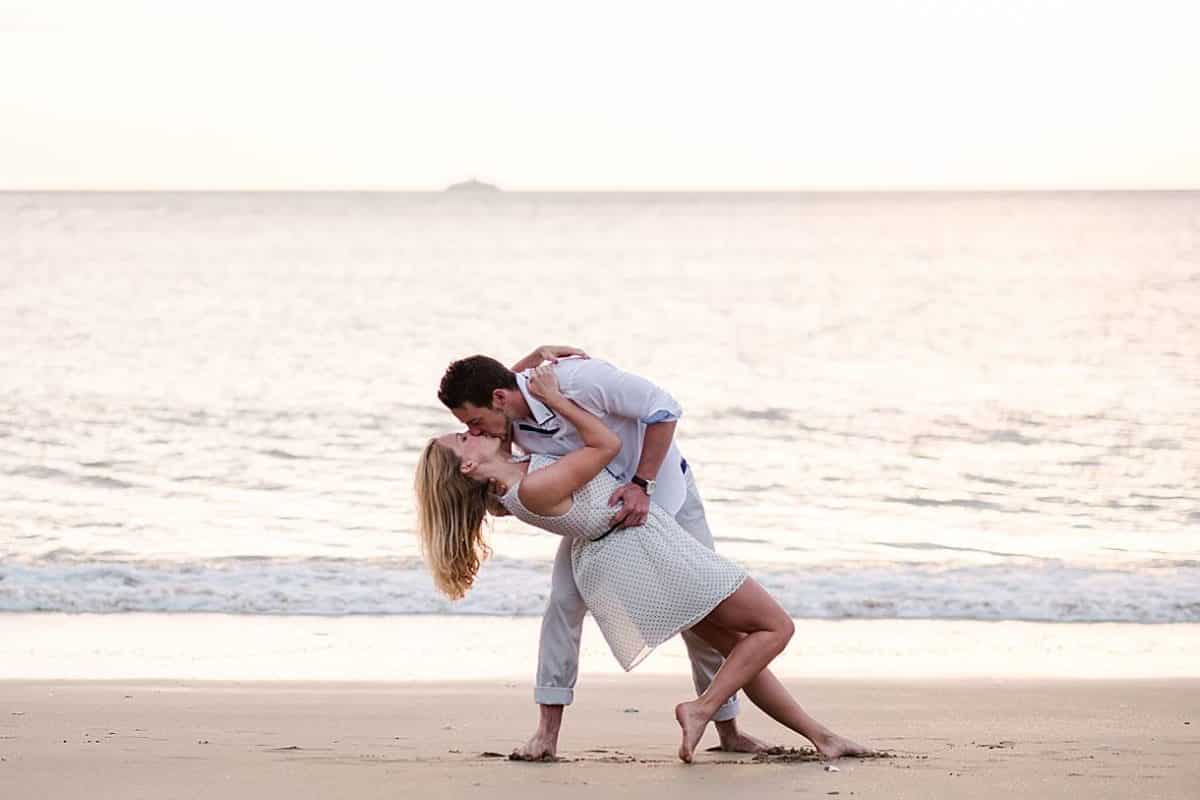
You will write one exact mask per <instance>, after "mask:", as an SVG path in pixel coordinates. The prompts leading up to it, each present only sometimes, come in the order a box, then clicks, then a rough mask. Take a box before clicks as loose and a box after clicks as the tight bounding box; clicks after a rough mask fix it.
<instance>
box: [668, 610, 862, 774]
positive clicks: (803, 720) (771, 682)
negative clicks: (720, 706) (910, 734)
mask: <svg viewBox="0 0 1200 800" xmlns="http://www.w3.org/2000/svg"><path fill="white" fill-rule="evenodd" d="M692 630H694V631H696V634H697V635H698V636H700V637H701V638H703V639H704V640H705V641H706V642H708V643H709V644H711V645H712V646H713V647H714V648H716V649H717V650H718V651H720V652H722V653H724V652H726V651H728V650H731V649H733V647H734V646H735V645H736V643H737V641H738V639H739V638H740V636H739V634H737V633H734V632H732V631H729V630H726V629H724V628H721V627H719V626H717V625H715V624H713V623H711V622H708V621H704V622H701V623H700V624H699V625H697V626H696V627H694V628H693V629H692ZM743 691H745V692H746V696H747V697H749V698H750V701H751V702H752V703H754V705H756V706H758V707H759V708H761V709H762V710H763V711H764V712H766V714H767V715H768V716H769V717H771V719H773V720H775V721H776V722H778V723H779V724H780V725H784V726H786V727H788V728H791V729H792V730H794V731H795V732H796V733H798V734H800V735H801V736H803V737H804V738H806V739H808V740H809V741H810V742H812V743H813V747H815V748H816V749H817V752H818V753H820V754H821V755H823V756H825V757H826V758H838V757H839V756H852V755H862V754H864V753H866V752H868V751H867V748H865V747H863V746H862V745H859V744H857V743H855V742H853V741H851V740H849V739H847V738H845V737H844V736H839V735H838V734H836V733H834V732H833V731H831V730H830V729H829V728H827V727H825V726H824V725H823V724H821V723H820V722H819V721H818V720H816V719H815V718H813V717H812V716H810V715H809V713H808V712H807V711H805V710H804V709H803V708H802V707H801V706H800V704H799V703H797V702H796V698H794V697H792V694H791V692H789V691H788V690H787V688H786V687H785V686H784V685H783V683H781V682H780V680H779V679H778V678H776V677H775V674H774V673H773V672H771V670H770V669H764V670H763V671H762V672H760V673H758V675H756V676H755V677H754V679H753V680H751V681H750V682H749V683H748V684H746V685H745V686H744V687H743Z"/></svg>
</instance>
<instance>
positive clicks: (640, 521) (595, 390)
mask: <svg viewBox="0 0 1200 800" xmlns="http://www.w3.org/2000/svg"><path fill="white" fill-rule="evenodd" d="M438 399H439V400H441V402H442V403H443V404H444V405H445V406H446V407H447V408H449V409H450V412H451V413H452V414H454V416H455V417H456V418H457V419H458V421H459V422H461V423H462V424H463V425H465V426H466V431H457V432H453V433H447V434H445V435H442V436H438V437H436V438H434V439H432V440H430V441H429V442H428V443H427V444H426V445H425V447H424V449H423V450H422V452H421V455H420V458H419V459H418V462H417V467H416V476H415V482H414V483H415V489H416V499H417V528H418V534H419V537H420V542H421V551H422V555H423V557H424V559H425V561H426V563H427V565H428V567H429V569H430V572H431V573H432V575H433V579H434V583H435V584H436V585H437V587H438V589H439V590H440V591H441V592H443V593H444V594H445V595H446V596H448V597H450V598H451V599H459V598H462V597H463V596H464V595H465V594H466V593H467V591H468V590H469V589H470V588H471V586H472V584H473V583H474V581H475V575H476V573H477V572H478V571H479V567H480V565H481V563H482V562H483V560H484V559H486V558H487V557H488V555H489V554H490V549H489V547H488V545H487V542H486V541H485V540H484V536H483V522H484V518H485V517H486V516H487V515H488V514H489V513H491V514H496V515H503V514H510V515H512V516H514V517H516V518H517V519H520V520H521V521H522V522H525V523H527V524H529V525H532V526H534V527H537V528H541V529H542V530H545V531H548V532H550V533H553V534H556V535H558V536H561V537H562V541H561V542H560V544H559V548H558V553H557V556H556V558H555V560H554V570H553V574H552V576H551V589H550V599H549V601H548V603H547V606H546V612H545V615H544V617H543V619H542V630H541V637H540V640H539V645H538V667H537V683H536V687H535V689H534V700H535V701H536V702H537V704H538V706H539V722H538V727H537V730H536V732H535V733H534V735H533V737H532V738H531V739H530V740H529V741H528V742H527V743H526V745H525V746H524V747H522V748H519V749H518V750H517V751H515V752H514V754H513V755H514V757H516V758H520V759H528V760H540V759H553V758H555V757H556V753H557V749H558V735H559V731H560V728H561V724H562V713H563V707H564V706H566V705H569V704H570V703H571V702H572V700H573V699H574V687H575V681H576V678H577V676H578V672H579V639H580V633H581V631H582V628H583V618H584V616H585V615H586V614H587V613H588V612H591V614H592V616H593V618H595V620H596V623H597V625H598V626H599V628H600V630H601V632H602V633H603V635H604V638H605V641H607V642H608V645H609V647H610V648H611V650H612V653H613V655H614V656H615V657H616V659H617V661H618V662H619V663H620V664H621V666H622V667H623V668H624V669H625V670H626V671H629V670H632V669H633V668H634V667H635V666H637V665H638V664H639V663H640V662H641V661H642V660H643V659H644V658H645V657H646V656H647V655H649V654H650V652H651V651H652V650H653V649H654V648H655V647H657V646H658V645H660V644H662V643H663V642H665V641H667V640H668V639H670V638H671V637H672V636H674V635H675V634H677V633H678V634H680V635H681V636H682V637H683V640H684V642H685V644H686V645H687V651H688V657H689V659H690V660H691V664H692V678H693V681H694V684H695V687H696V693H697V696H696V697H695V698H691V699H687V700H685V701H683V702H681V703H679V704H678V705H676V706H675V719H676V721H677V722H678V723H679V728H680V732H681V740H680V744H679V758H680V759H682V760H683V761H685V762H689V763H690V762H691V761H692V759H693V756H694V753H695V750H696V746H697V745H698V744H699V742H700V739H701V737H702V736H703V734H704V731H705V729H706V727H707V726H708V723H709V722H714V723H715V726H716V729H717V733H718V735H719V736H720V741H721V749H723V750H727V751H737V752H758V751H762V750H765V749H767V745H766V744H764V743H763V742H761V741H759V740H758V739H756V738H754V737H752V736H750V735H748V734H745V733H743V732H741V731H740V730H739V729H738V726H737V715H738V697H737V693H738V691H739V690H742V691H744V692H745V693H746V696H747V697H749V698H750V700H751V702H753V703H754V704H755V705H756V706H758V707H759V708H760V709H762V710H763V711H764V712H766V713H767V714H768V715H769V716H770V717H771V718H772V719H775V720H776V721H778V722H779V723H781V724H782V725H784V726H786V727H788V728H790V729H792V730H793V731H795V732H796V733H799V734H800V735H801V736H804V737H805V738H807V739H808V740H809V741H810V742H812V744H813V745H814V746H815V747H816V749H817V751H818V752H819V753H820V754H821V755H822V756H823V757H825V758H838V757H840V756H850V755H864V754H866V753H867V750H866V749H865V748H863V747H862V746H860V745H858V744H856V743H854V742H852V741H850V740H849V739H846V738H845V737H842V736H839V735H837V734H835V733H834V732H833V731H831V730H830V729H829V728H827V727H825V726H824V725H822V724H821V723H820V722H818V721H817V720H815V719H814V718H813V717H811V716H809V715H808V713H806V712H805V711H804V709H803V708H801V707H800V704H799V703H797V702H796V700H795V699H794V698H793V697H792V695H791V694H790V693H789V692H788V690H787V689H786V688H785V687H784V685H783V684H782V683H781V682H780V681H779V679H778V678H776V677H775V675H774V674H773V673H772V672H771V670H770V669H769V668H768V665H769V664H770V663H771V661H772V660H773V659H774V658H775V657H776V656H778V655H779V654H780V653H782V652H783V649H784V648H785V647H786V646H787V644H788V642H789V640H790V639H791V638H792V635H793V633H794V630H795V629H794V626H793V624H792V620H791V618H790V617H789V616H788V614H787V612H786V611H784V610H783V608H782V607H781V606H780V605H779V604H778V603H777V602H776V601H775V600H774V598H772V597H771V595H769V594H768V593H767V592H766V591H765V590H764V589H763V588H762V586H760V585H759V584H758V582H757V581H755V580H754V579H753V578H752V577H750V576H749V575H747V573H746V571H745V570H744V569H742V567H740V566H739V565H737V564H735V563H734V562H732V561H730V560H728V559H726V558H724V557H722V556H720V555H718V554H717V553H716V552H715V550H714V549H713V538H712V534H711V532H710V531H709V529H708V524H707V521H706V520H705V516H704V505H703V503H702V501H701V499H700V493H699V491H698V490H697V488H696V480H695V477H694V475H693V469H692V466H691V465H690V464H689V463H688V462H687V461H686V460H685V459H684V458H683V456H682V455H681V454H680V452H679V448H678V447H677V446H676V443H675V428H676V425H677V423H678V420H679V419H680V417H681V416H682V413H683V411H682V409H681V408H680V406H679V404H678V403H677V402H676V401H675V399H674V398H673V397H671V395H669V394H668V393H667V392H665V391H663V390H662V389H661V388H659V387H658V386H656V385H655V384H653V383H651V382H650V381H648V380H646V379H644V378H642V377H639V376H637V375H634V374H631V373H628V372H624V371H622V370H619V369H617V368H616V367H614V366H613V365H612V364H609V363H608V362H606V361H603V360H600V359H594V358H590V357H588V356H587V354H585V353H584V352H583V351H581V350H577V349H575V348H571V347H556V346H546V347H540V348H538V349H536V350H534V351H533V352H532V353H530V354H529V355H528V356H526V357H525V358H523V359H521V360H520V361H518V362H517V363H516V364H514V365H513V366H512V367H506V366H504V365H503V364H502V363H500V362H499V361H496V360H495V359H492V358H488V357H487V356H482V355H476V356H471V357H470V358H464V359H461V360H458V361H455V362H453V363H452V364H450V366H449V367H448V368H447V369H446V372H445V374H444V375H443V376H442V380H441V386H440V387H439V390H438ZM513 445H515V446H516V447H517V448H518V449H519V450H520V451H521V453H522V455H520V456H518V455H515V454H514V452H513Z"/></svg>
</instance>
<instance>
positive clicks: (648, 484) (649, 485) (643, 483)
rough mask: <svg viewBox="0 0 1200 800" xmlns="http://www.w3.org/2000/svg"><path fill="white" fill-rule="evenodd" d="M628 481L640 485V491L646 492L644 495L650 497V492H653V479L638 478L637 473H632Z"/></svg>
mask: <svg viewBox="0 0 1200 800" xmlns="http://www.w3.org/2000/svg"><path fill="white" fill-rule="evenodd" d="M629 482H630V483H632V484H634V485H635V486H640V487H642V491H643V492H645V493H646V497H650V496H651V495H652V494H654V485H655V482H654V481H648V480H646V479H645V478H639V477H638V476H637V475H634V476H633V477H632V478H630V479H629Z"/></svg>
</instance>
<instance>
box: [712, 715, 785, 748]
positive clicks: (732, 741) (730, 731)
mask: <svg viewBox="0 0 1200 800" xmlns="http://www.w3.org/2000/svg"><path fill="white" fill-rule="evenodd" d="M713 727H715V728H716V729H717V736H719V737H721V746H720V747H718V748H715V749H717V750H722V751H724V752H726V753H765V752H766V751H768V750H770V749H771V745H769V744H767V743H766V742H764V741H762V740H761V739H755V738H754V737H753V736H751V735H750V734H748V733H742V732H741V731H739V730H738V728H737V720H732V719H731V720H726V721H724V722H717V723H714V725H713ZM710 749H713V748H710Z"/></svg>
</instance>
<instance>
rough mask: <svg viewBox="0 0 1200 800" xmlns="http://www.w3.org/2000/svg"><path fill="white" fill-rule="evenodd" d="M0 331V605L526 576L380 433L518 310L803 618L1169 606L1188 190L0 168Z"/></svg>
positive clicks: (529, 603) (1195, 397) (1189, 514)
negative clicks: (745, 186) (468, 563)
mask: <svg viewBox="0 0 1200 800" xmlns="http://www.w3.org/2000/svg"><path fill="white" fill-rule="evenodd" d="M0 337H2V340H0V341H2V345H3V346H2V347H0V612H70V613H75V612H91V613H103V614H110V613H125V612H176V613H183V612H196V613H199V612H208V613H219V614H226V615H333V616H342V615H422V616H428V615H513V616H530V617H533V616H537V615H540V613H541V611H542V609H543V607H544V605H545V601H546V596H547V592H548V588H549V569H550V560H551V558H552V556H553V553H554V550H555V547H556V545H557V540H556V539H555V537H553V536H552V535H550V534H547V533H544V532H541V531H538V530H534V529H530V528H526V527H524V526H522V525H521V524H520V523H517V522H515V521H513V520H508V519H504V520H499V521H497V523H496V524H495V526H494V528H493V530H492V533H491V541H492V543H493V546H494V549H495V555H494V557H493V558H492V559H491V560H490V561H489V562H488V563H487V564H486V565H485V566H484V568H483V570H482V571H481V573H480V575H479V577H478V581H477V585H476V588H475V589H474V590H473V591H472V592H471V594H470V595H469V596H468V597H467V599H465V600H464V601H462V602H459V603H451V602H449V601H447V600H446V599H444V598H442V597H440V596H439V595H438V594H437V593H436V592H435V590H434V589H433V585H432V582H431V581H430V579H429V577H428V575H427V573H426V571H425V569H424V567H423V565H422V563H421V561H420V557H419V553H418V551H417V547H416V542H415V538H414V535H413V524H414V514H413V498H412V468H413V464H414V461H415V459H416V456H417V453H418V452H419V450H420V448H421V447H422V446H423V444H424V442H425V441H426V440H427V439H428V438H429V437H430V436H432V435H435V434H438V433H440V432H444V431H447V430H453V429H455V428H456V426H457V423H456V422H455V421H454V419H453V418H452V417H451V416H450V415H449V414H448V413H447V412H446V411H445V409H443V408H441V407H440V406H439V404H438V402H437V399H436V395H435V392H436V386H437V382H438V379H439V378H440V375H441V372H442V370H443V369H444V368H445V366H446V364H447V363H449V362H450V361H451V360H452V359H454V358H457V357H460V356H463V355H469V354H473V353H477V352H484V353H488V354H491V355H493V356H495V357H497V358H500V359H501V360H503V361H506V362H512V361H515V360H516V359H518V358H519V357H521V356H523V355H525V354H526V353H527V352H529V351H530V350H531V349H532V348H533V347H535V346H536V345H539V344H543V343H551V344H571V345H576V346H580V347H583V348H585V349H586V350H587V351H588V352H589V353H590V354H592V355H594V356H596V357H600V358H604V359H606V360H609V361H611V362H613V363H615V364H617V365H618V366H620V367H622V368H624V369H626V370H629V371H631V372H636V373H638V374H641V375H643V376H645V377H647V378H649V379H651V380H653V381H655V382H656V383H658V384H660V385H661V386H663V387H664V388H666V389H667V390H668V391H670V392H671V393H672V394H673V395H674V396H675V397H676V399H678V400H679V402H680V404H681V405H682V406H683V409H684V416H683V419H682V420H681V422H680V425H679V428H678V432H677V437H678V441H679V444H680V447H681V449H682V451H683V453H684V455H685V456H686V457H687V459H688V461H689V463H690V464H691V465H692V467H693V468H694V469H695V472H696V477H697V481H698V484H699V486H700V490H701V493H702V494H703V496H704V498H705V502H706V507H707V510H708V517H709V522H710V525H711V527H712V530H713V532H714V534H715V539H716V546H717V549H718V550H719V551H720V552H722V553H724V554H725V555H727V556H729V557H730V558H733V559H735V560H737V561H739V562H740V563H742V564H744V565H745V566H746V567H747V568H748V569H749V570H750V571H751V573H752V574H753V575H754V576H755V577H756V578H758V579H759V580H760V581H761V582H762V583H763V584H764V586H766V588H767V589H768V590H769V591H771V592H772V593H773V594H774V595H775V596H776V597H777V598H778V599H779V600H780V602H782V603H783V604H784V606H785V607H786V608H787V609H788V610H789V611H790V612H791V613H792V614H793V616H795V617H797V618H823V619H863V618H874V619H895V618H905V619H956V620H1026V621H1043V622H1139V623H1168V622H1200V413H1198V412H1200V347H1198V345H1200V193H1187V192H1176V193H1169V192H1168V193H1155V192H1133V193H1116V192H1113V193H924V194H919V193H918V194H909V193H883V194H879V193H876V194H854V193H850V194H740V195H739V194H526V193H498V194H472V193H455V194H440V193H400V194H385V193H373V194H355V193H346V194H338V193H329V194H272V193H195V194H186V193H119V194H105V193H0Z"/></svg>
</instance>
